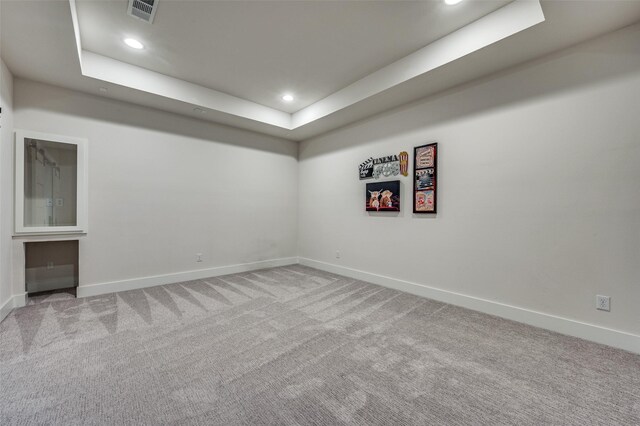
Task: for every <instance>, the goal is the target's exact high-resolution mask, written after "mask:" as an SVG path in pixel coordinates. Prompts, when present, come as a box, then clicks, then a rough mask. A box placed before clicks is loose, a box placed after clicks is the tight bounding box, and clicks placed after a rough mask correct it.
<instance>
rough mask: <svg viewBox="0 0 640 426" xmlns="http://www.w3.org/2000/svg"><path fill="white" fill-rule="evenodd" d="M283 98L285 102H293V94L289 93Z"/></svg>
mask: <svg viewBox="0 0 640 426" xmlns="http://www.w3.org/2000/svg"><path fill="white" fill-rule="evenodd" d="M282 100H283V101H285V102H291V101H292V100H293V95H290V94H289V93H287V94H285V95H282Z"/></svg>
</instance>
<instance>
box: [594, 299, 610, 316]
mask: <svg viewBox="0 0 640 426" xmlns="http://www.w3.org/2000/svg"><path fill="white" fill-rule="evenodd" d="M596 309H598V310H600V311H607V312H609V311H611V298H610V297H609V296H600V295H597V296H596Z"/></svg>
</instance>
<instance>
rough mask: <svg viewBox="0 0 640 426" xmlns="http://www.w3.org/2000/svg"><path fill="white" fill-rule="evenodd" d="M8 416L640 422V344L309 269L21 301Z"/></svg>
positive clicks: (0, 327)
mask: <svg viewBox="0 0 640 426" xmlns="http://www.w3.org/2000/svg"><path fill="white" fill-rule="evenodd" d="M0 374H1V375H0V387H1V392H0V424H2V425H14V424H24V425H27V424H29V425H31V424H46V425H50V424H57V425H93V424H103V425H119V424H127V425H159V424H176V425H186V424H202V425H205V424H207V425H213V424H215V425H237V424H242V425H261V424H270V425H339V424H380V425H381V424H385V425H391V424H403V425H409V424H415V425H437V424H446V425H462V424H464V425H467V424H473V425H501V424H517V425H542V424H557V425H569V424H573V425H593V424H602V425H614V424H624V425H634V424H636V425H637V424H640V356H638V355H633V354H631V353H628V352H624V351H620V350H615V349H612V348H609V347H605V346H601V345H597V344H594V343H589V342H586V341H583V340H579V339H574V338H571V337H566V336H562V335H559V334H555V333H552V332H549V331H545V330H542V329H537V328H533V327H529V326H525V325H522V324H518V323H515V322H511V321H507V320H503V319H500V318H496V317H492V316H488V315H484V314H480V313H477V312H473V311H469V310H465V309H462V308H458V307H454V306H451V305H445V304H442V303H439V302H435V301H432V300H427V299H421V298H419V297H416V296H412V295H408V294H404V293H400V292H397V291H394V290H390V289H386V288H383V287H379V286H376V285H373V284H369V283H365V282H360V281H355V280H352V279H349V278H344V277H341V276H338V275H333V274H329V273H326V272H322V271H318V270H315V269H311V268H307V267H303V266H288V267H281V268H274V269H267V270H261V271H256V272H251V273H242V274H235V275H228V276H223V277H217V278H210V279H205V280H198V281H191V282H186V283H180V284H171V285H166V286H161V287H151V288H148V289H144V290H133V291H127V292H122V293H117V294H108V295H104V296H97V297H90V298H85V299H72V300H60V301H54V302H45V303H40V304H35V305H31V306H27V307H24V308H20V309H17V310H14V311H13V313H11V314H10V316H9V317H7V318H6V319H5V320H4V321H3V322H2V323H1V324H0Z"/></svg>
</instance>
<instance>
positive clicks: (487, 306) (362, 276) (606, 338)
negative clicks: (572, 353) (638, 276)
mask: <svg viewBox="0 0 640 426" xmlns="http://www.w3.org/2000/svg"><path fill="white" fill-rule="evenodd" d="M298 263H300V264H301V265H305V266H309V267H312V268H316V269H321V270H323V271H327V272H332V273H335V274H339V275H344V276H346V277H350V278H355V279H358V280H362V281H367V282H370V283H373V284H378V285H381V286H384V287H389V288H393V289H396V290H400V291H402V292H405V293H410V294H415V295H416V296H421V297H426V298H429V299H433V300H438V301H440V302H444V303H449V304H451V305H456V306H461V307H464V308H468V309H472V310H474V311H479V312H484V313H486V314H490V315H495V316H499V317H502V318H506V319H510V320H513V321H517V322H521V323H525V324H529V325H532V326H535V327H540V328H544V329H547V330H551V331H555V332H557V333H561V334H567V335H569V336H574V337H579V338H581V339H585V340H590V341H593V342H596V343H602V344H604V345H609V346H613V347H616V348H620V349H624V350H627V351H630V352H634V353H638V354H640V336H638V335H636V334H631V333H627V332H624V331H619V330H614V329H610V328H606V327H601V326H598V325H594V324H588V323H584V322H580V321H576V320H572V319H568V318H563V317H559V316H555V315H550V314H545V313H542V312H537V311H532V310H530V309H526V308H521V307H518V306H511V305H507V304H504V303H499V302H494V301H491V300H486V299H481V298H478V297H473V296H468V295H465V294H460V293H454V292H451V291H447V290H441V289H438V288H434V287H428V286H425V285H422V284H417V283H413V282H409V281H403V280H398V279H395V278H391V277H386V276H383V275H378V274H372V273H369V272H365V271H360V270H357V269H352V268H347V267H344V266H340V265H335V264H331V263H325V262H320V261H317V260H312V259H306V258H303V257H299V258H298Z"/></svg>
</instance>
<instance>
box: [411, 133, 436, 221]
mask: <svg viewBox="0 0 640 426" xmlns="http://www.w3.org/2000/svg"><path fill="white" fill-rule="evenodd" d="M437 155H438V144H437V143H431V144H428V145H422V146H418V147H416V148H414V159H415V161H414V163H413V171H414V180H413V212H414V213H436V206H437V199H438V197H437V187H436V185H437V182H436V180H437V176H438V161H437Z"/></svg>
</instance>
